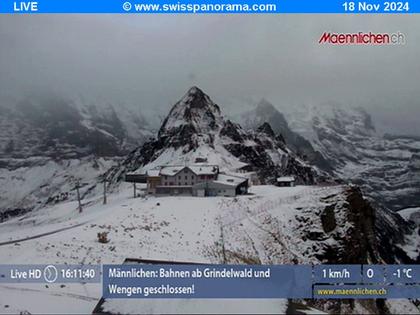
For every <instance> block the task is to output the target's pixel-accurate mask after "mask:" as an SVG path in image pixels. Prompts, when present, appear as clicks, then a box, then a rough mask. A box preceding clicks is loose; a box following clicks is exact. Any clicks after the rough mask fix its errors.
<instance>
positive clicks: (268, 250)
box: [0, 185, 344, 313]
mask: <svg viewBox="0 0 420 315" xmlns="http://www.w3.org/2000/svg"><path fill="white" fill-rule="evenodd" d="M342 190H343V187H341V186H336V187H314V186H312V187H310V186H298V187H290V188H289V187H287V188H277V187H273V186H254V187H252V188H251V192H252V194H251V195H249V196H239V197H237V198H226V197H212V198H198V197H159V198H157V197H147V198H136V199H134V198H133V197H132V187H131V186H129V185H127V186H123V187H121V189H120V192H118V193H115V194H112V195H110V196H108V204H107V205H103V204H102V200H101V198H99V197H96V198H92V199H89V200H85V201H84V203H85V205H84V210H83V212H82V213H79V212H78V210H77V203H75V202H68V203H62V204H59V205H56V206H53V207H47V208H43V209H41V210H38V211H36V212H34V213H31V214H27V215H25V216H23V217H20V218H14V219H13V220H9V221H7V222H4V223H2V224H0V261H1V263H2V264H22V263H33V264H46V263H48V264H50V263H56V264H63V263H68V264H106V263H117V264H120V263H122V262H123V261H124V259H126V258H128V257H129V258H143V259H161V260H177V261H187V262H208V263H220V262H227V263H290V262H292V259H294V260H297V261H298V262H306V263H308V262H310V257H311V255H310V254H308V252H307V251H308V250H309V249H311V248H312V247H313V245H314V244H313V242H312V241H309V240H306V241H303V240H302V239H299V238H296V237H295V238H294V236H293V235H294V234H296V229H297V226H298V224H299V222H298V221H297V220H296V216H298V215H302V213H304V212H306V213H317V210H319V209H323V208H324V207H325V205H326V204H327V203H328V201H325V200H326V199H328V198H325V199H324V201H320V200H321V199H322V198H323V197H326V196H331V195H333V194H339V193H340V192H341V191H342ZM334 202H335V203H336V202H340V200H335V201H334ZM342 202H344V201H342ZM311 219H312V220H316V219H317V218H316V217H313V218H311ZM339 219H340V218H338V220H339ZM318 220H319V218H318ZM314 224H315V225H317V221H314ZM273 229H274V231H276V232H278V233H279V235H280V236H282V239H281V240H279V244H277V245H276V246H277V247H276V246H273V245H272V244H271V243H272V241H271V243H269V242H268V238H269V234H270V232H271V231H273ZM103 231H106V232H109V236H108V237H109V239H110V242H109V243H107V244H101V243H99V242H98V241H97V233H98V232H103ZM222 248H223V250H222ZM222 252H223V253H224V256H223V255H222ZM101 295H102V292H101V286H100V285H92V284H91V285H83V284H66V285H65V286H62V285H60V284H55V285H49V286H46V285H44V284H31V285H26V284H25V285H23V284H19V285H18V284H0V313H19V312H23V311H28V312H30V313H90V312H92V310H93V309H94V307H95V305H96V304H97V302H98V300H99V298H100V297H101ZM115 303H121V302H115ZM173 303H176V302H173ZM251 304H252V303H251V302H250V305H251ZM213 305H214V304H213ZM244 305H246V304H245V302H244V304H242V306H244ZM267 305H268V306H267V309H266V312H267V313H268V312H271V311H273V310H276V311H277V312H284V311H285V307H286V304H285V302H282V301H275V302H272V303H271V304H270V303H269V304H267ZM116 306H117V305H115V304H112V305H108V307H109V309H112V308H113V307H116ZM225 306H226V307H227V308H226V310H228V308H229V307H234V306H229V305H228V304H225ZM193 309H194V308H193ZM246 309H247V310H249V311H250V312H251V313H252V312H253V310H254V309H252V308H246ZM149 311H151V309H149Z"/></svg>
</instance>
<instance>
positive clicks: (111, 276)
mask: <svg viewBox="0 0 420 315" xmlns="http://www.w3.org/2000/svg"><path fill="white" fill-rule="evenodd" d="M103 297H104V298H205V299H206V298H227V299H229V298H255V299H257V298H265V299H269V298H311V297H312V266H310V265H301V266H291V265H274V266H263V265H245V266H244V265H129V264H126V265H104V266H103Z"/></svg>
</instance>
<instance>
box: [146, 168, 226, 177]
mask: <svg viewBox="0 0 420 315" xmlns="http://www.w3.org/2000/svg"><path fill="white" fill-rule="evenodd" d="M184 168H188V169H190V170H191V172H193V173H194V174H196V175H215V174H217V173H218V172H219V167H218V166H217V165H188V166H182V165H168V166H163V167H162V168H161V169H160V175H166V176H175V175H176V174H178V173H179V172H180V171H182V170H183V169H184ZM149 176H152V175H149Z"/></svg>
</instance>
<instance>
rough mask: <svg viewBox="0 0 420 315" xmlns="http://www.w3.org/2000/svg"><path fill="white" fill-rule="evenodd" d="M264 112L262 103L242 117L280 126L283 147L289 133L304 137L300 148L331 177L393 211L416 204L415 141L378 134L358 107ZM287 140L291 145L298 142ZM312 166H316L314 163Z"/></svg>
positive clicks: (417, 145)
mask: <svg viewBox="0 0 420 315" xmlns="http://www.w3.org/2000/svg"><path fill="white" fill-rule="evenodd" d="M264 103H266V102H264ZM264 103H263V104H264ZM265 108H269V111H268V112H269V114H266V115H264V111H262V110H261V103H260V104H258V105H257V107H256V108H255V110H253V111H250V112H247V113H245V114H244V115H243V116H242V119H245V121H246V122H253V121H261V119H263V120H264V119H267V120H269V121H272V123H271V124H272V125H273V126H279V127H278V128H283V130H284V134H285V135H286V136H285V138H286V143H287V142H288V141H287V135H288V134H290V133H292V135H293V134H297V135H299V137H303V139H304V141H301V142H300V148H305V150H310V151H311V152H316V153H317V154H320V155H321V157H322V161H324V163H326V164H327V165H328V166H327V169H329V170H330V171H331V172H332V174H334V176H336V177H337V178H341V179H342V180H344V181H345V182H352V183H354V184H357V185H360V186H361V187H362V189H363V191H364V193H365V194H367V195H368V196H369V197H370V198H371V199H372V200H374V202H376V203H377V204H379V205H381V206H383V207H389V208H391V209H393V210H395V211H396V210H400V209H404V208H408V207H416V206H418V205H419V200H418V195H419V193H420V181H419V178H420V173H419V167H418V165H419V162H418V161H419V149H420V142H419V140H418V138H417V137H413V136H411V137H410V136H398V135H389V134H388V135H387V134H386V135H384V136H382V135H381V134H380V133H379V132H377V130H376V128H375V125H374V122H373V118H372V116H371V115H370V114H368V113H367V112H366V111H365V110H364V109H362V108H354V107H343V106H338V105H337V104H334V103H329V104H324V105H323V106H320V107H319V106H309V105H307V106H300V107H289V106H283V107H281V109H280V110H278V109H276V108H274V107H272V106H267V105H265ZM283 113H284V115H283ZM251 126H252V124H251ZM254 126H255V124H254ZM285 126H287V128H286V127H285ZM254 128H255V127H254ZM289 138H291V139H290V140H289V142H291V143H293V141H295V139H296V137H293V136H292V137H290V136H289ZM308 143H309V146H308ZM289 145H290V144H289ZM301 150H302V149H301ZM308 156H311V155H310V154H308ZM314 163H315V165H317V164H316V161H314ZM321 166H322V165H321Z"/></svg>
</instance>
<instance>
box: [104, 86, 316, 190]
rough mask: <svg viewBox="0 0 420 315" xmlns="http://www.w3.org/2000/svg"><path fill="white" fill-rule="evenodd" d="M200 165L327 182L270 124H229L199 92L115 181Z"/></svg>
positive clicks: (267, 178)
mask: <svg viewBox="0 0 420 315" xmlns="http://www.w3.org/2000/svg"><path fill="white" fill-rule="evenodd" d="M198 160H199V161H206V162H207V163H209V164H217V165H219V167H220V168H221V169H222V170H223V169H224V170H227V171H230V172H236V171H240V170H246V171H254V172H256V173H257V175H258V176H259V178H260V181H261V182H262V183H274V182H275V180H276V178H277V177H278V176H282V175H294V176H295V177H296V180H297V183H301V184H313V183H315V182H316V181H317V180H319V179H320V178H321V176H320V174H321V172H318V170H317V169H316V168H313V167H312V166H310V165H309V164H308V163H306V162H305V161H304V160H303V159H302V158H300V157H298V156H297V155H296V154H295V153H294V152H293V151H292V150H290V149H289V148H288V147H287V144H286V143H285V141H284V138H283V137H282V136H281V135H280V134H277V135H276V134H275V132H274V131H273V130H272V128H271V126H270V125H269V124H262V125H261V126H260V128H258V129H257V130H255V131H245V130H244V129H242V127H241V126H240V125H239V124H237V123H234V122H232V121H231V120H228V119H226V118H225V117H224V116H223V115H222V113H221V110H220V107H219V106H218V105H217V104H215V103H214V102H213V101H212V100H211V99H210V97H209V96H208V95H206V94H205V93H204V92H203V91H202V90H200V89H199V88H198V87H192V88H191V89H189V91H188V92H187V93H186V94H185V95H184V97H183V98H182V99H181V100H180V101H178V102H177V103H176V104H175V105H174V106H173V107H172V109H171V110H170V112H169V114H168V116H167V117H166V119H165V120H164V121H163V124H162V126H161V128H160V130H159V132H158V136H157V138H156V139H154V140H151V141H149V142H146V143H145V144H144V145H143V146H141V147H140V148H138V149H137V150H135V151H133V152H131V153H130V154H129V156H128V157H127V159H126V160H125V161H124V162H123V163H122V165H121V167H119V168H115V169H114V170H113V171H112V172H111V173H112V174H111V175H110V176H111V177H112V178H114V179H115V178H117V179H121V178H122V177H123V175H124V173H125V172H128V171H134V170H137V169H139V168H143V169H150V168H153V167H156V166H161V165H165V164H186V163H190V164H191V163H195V162H196V161H198Z"/></svg>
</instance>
